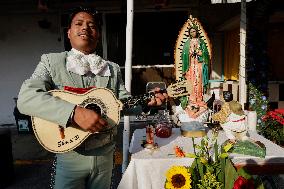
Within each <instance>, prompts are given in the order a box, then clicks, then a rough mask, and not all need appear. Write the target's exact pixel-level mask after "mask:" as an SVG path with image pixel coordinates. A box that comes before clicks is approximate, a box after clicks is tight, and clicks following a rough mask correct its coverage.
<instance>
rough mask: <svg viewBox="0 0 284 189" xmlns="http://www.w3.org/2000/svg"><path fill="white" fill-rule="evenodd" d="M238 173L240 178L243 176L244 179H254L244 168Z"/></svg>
mask: <svg viewBox="0 0 284 189" xmlns="http://www.w3.org/2000/svg"><path fill="white" fill-rule="evenodd" d="M237 172H238V174H239V176H242V177H244V178H245V179H247V180H249V179H251V178H252V176H251V175H250V174H249V173H248V172H247V170H245V168H243V167H242V168H240V169H239V170H238V171H237Z"/></svg>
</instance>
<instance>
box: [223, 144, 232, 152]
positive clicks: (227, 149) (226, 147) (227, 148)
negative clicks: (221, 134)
mask: <svg viewBox="0 0 284 189" xmlns="http://www.w3.org/2000/svg"><path fill="white" fill-rule="evenodd" d="M232 147H233V144H231V143H229V142H228V143H227V144H226V145H225V146H224V147H223V148H224V150H225V152H228V151H229V150H230V149H231V148H232Z"/></svg>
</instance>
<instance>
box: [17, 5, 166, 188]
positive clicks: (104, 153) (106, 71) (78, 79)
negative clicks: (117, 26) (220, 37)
mask: <svg viewBox="0 0 284 189" xmlns="http://www.w3.org/2000/svg"><path fill="white" fill-rule="evenodd" d="M98 27H99V24H98V20H97V17H96V14H95V13H94V12H93V11H92V10H91V9H86V8H78V9H77V10H75V11H74V12H73V13H72V14H71V15H70V24H69V29H68V38H69V39H70V43H71V46H72V49H71V51H69V52H62V53H50V54H44V55H42V57H41V61H40V62H39V64H38V66H37V68H36V69H35V71H34V73H33V75H32V76H31V78H30V79H28V80H26V81H25V82H24V83H23V85H22V87H21V90H20V93H19V98H18V108H19V110H20V112H22V113H24V114H28V115H33V116H36V117H40V118H42V119H45V120H49V121H52V122H55V123H57V124H58V125H61V126H63V127H64V126H65V127H66V126H68V123H69V122H73V123H74V124H77V125H78V126H79V127H81V128H82V129H83V130H85V131H89V132H92V133H94V132H99V131H101V130H103V129H104V128H106V127H107V125H108V123H107V122H106V121H105V120H104V119H103V118H102V117H101V116H100V115H99V114H98V113H96V112H95V111H93V110H89V109H86V108H83V107H80V106H76V105H75V104H72V103H69V102H67V101H64V100H61V99H58V98H55V97H53V96H52V95H50V94H49V93H48V91H49V90H52V89H63V88H64V86H68V87H69V88H70V87H74V88H89V87H92V86H96V87H107V88H109V89H111V90H112V91H113V92H114V93H115V95H116V96H117V97H119V98H125V97H128V96H129V93H128V92H127V91H126V90H125V87H124V84H123V81H122V79H121V73H120V69H119V66H118V65H117V64H115V63H113V62H110V61H107V60H104V59H102V58H101V57H99V56H98V55H96V54H95V49H96V46H97V43H98V38H99V28H98ZM166 98H167V95H166V94H161V93H156V97H155V98H153V99H152V100H151V101H150V102H149V103H148V105H149V106H155V105H161V104H162V102H163V101H164V100H165V99H166ZM115 134H116V128H115V129H113V131H111V132H109V133H104V134H94V135H91V136H90V137H89V138H88V139H87V140H85V141H84V143H83V144H82V145H80V146H79V147H78V148H76V149H75V150H74V151H71V152H67V153H63V154H57V155H56V157H57V164H56V173H55V184H54V188H55V189H71V188H74V189H80V188H96V189H108V188H110V184H111V175H112V168H113V152H114V145H115V144H114V141H113V135H115Z"/></svg>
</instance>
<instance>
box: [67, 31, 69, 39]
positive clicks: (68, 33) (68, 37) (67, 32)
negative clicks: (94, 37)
mask: <svg viewBox="0 0 284 189" xmlns="http://www.w3.org/2000/svg"><path fill="white" fill-rule="evenodd" d="M67 36H68V38H69V39H70V29H68V31H67Z"/></svg>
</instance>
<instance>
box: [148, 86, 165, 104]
mask: <svg viewBox="0 0 284 189" xmlns="http://www.w3.org/2000/svg"><path fill="white" fill-rule="evenodd" d="M153 92H155V97H153V98H152V99H151V101H150V102H149V103H148V106H161V105H162V104H163V102H165V101H166V100H167V99H168V94H167V93H161V89H160V88H157V87H156V88H155V89H154V90H153Z"/></svg>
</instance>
